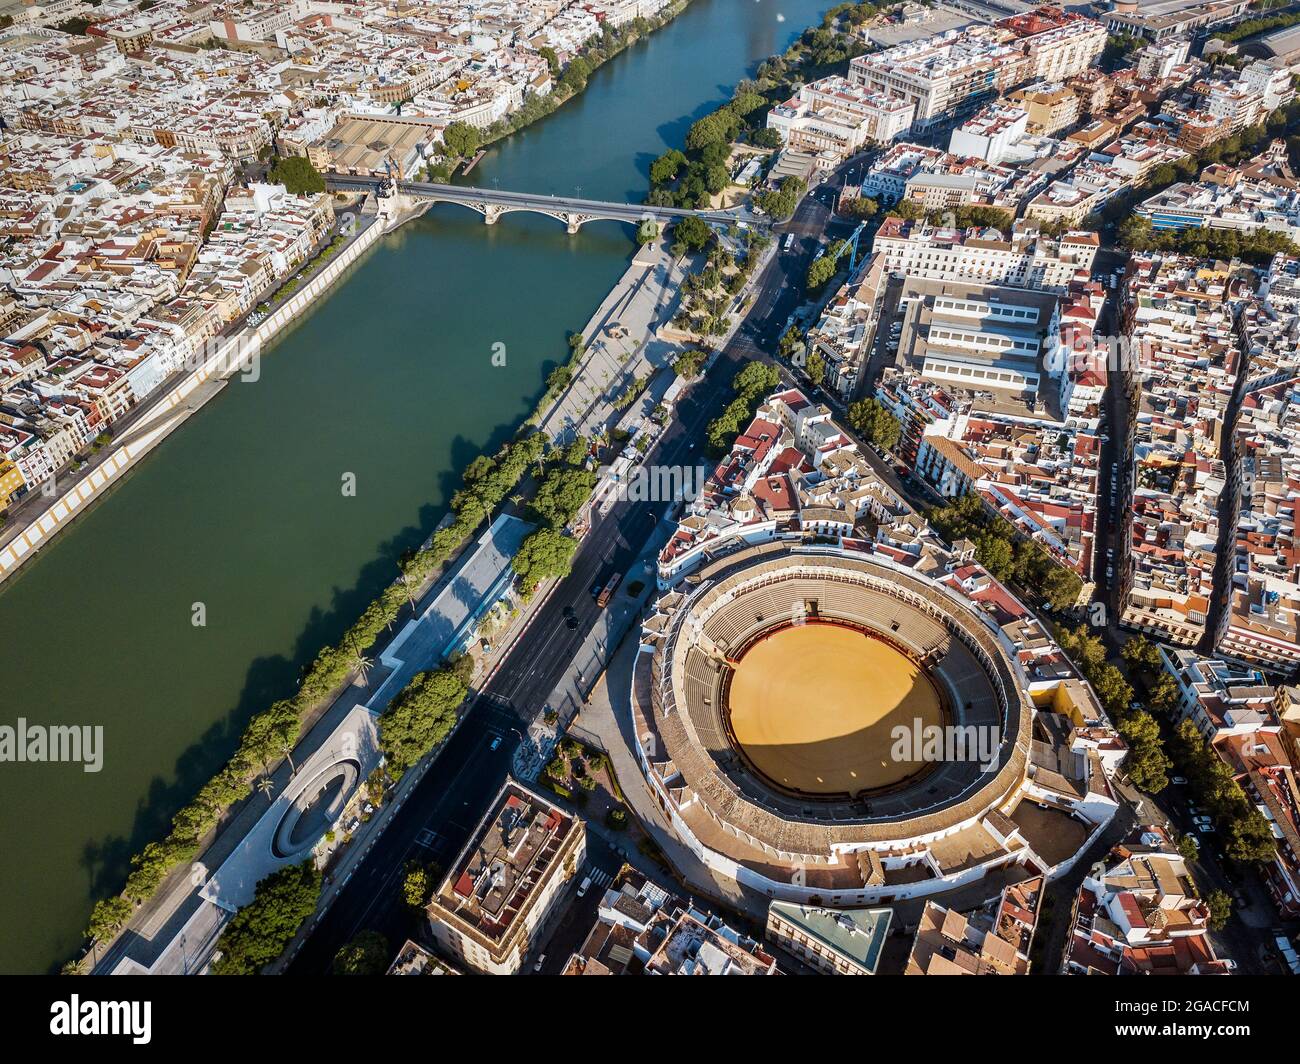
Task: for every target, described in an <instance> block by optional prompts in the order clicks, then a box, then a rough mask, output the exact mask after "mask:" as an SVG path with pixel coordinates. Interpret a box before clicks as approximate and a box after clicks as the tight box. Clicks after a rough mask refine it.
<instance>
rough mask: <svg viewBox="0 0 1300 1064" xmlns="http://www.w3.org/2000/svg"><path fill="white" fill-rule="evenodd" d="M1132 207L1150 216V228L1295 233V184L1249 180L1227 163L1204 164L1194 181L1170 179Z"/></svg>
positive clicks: (1299, 201) (1298, 197) (1299, 224)
mask: <svg viewBox="0 0 1300 1064" xmlns="http://www.w3.org/2000/svg"><path fill="white" fill-rule="evenodd" d="M1133 213H1134V214H1137V215H1138V216H1139V217H1142V218H1147V219H1149V220H1150V222H1151V226H1152V228H1154V229H1169V230H1173V231H1175V232H1181V231H1182V230H1184V229H1227V230H1232V231H1233V232H1236V233H1241V234H1243V235H1249V234H1252V233H1257V232H1259V231H1261V230H1265V231H1269V232H1276V233H1280V234H1282V235H1283V236H1285V237H1287V238H1288V239H1290V240H1293V241H1294V240H1296V239H1297V238H1300V189H1297V188H1296V187H1295V186H1294V184H1291V185H1287V184H1281V183H1274V182H1272V181H1253V180H1250V179H1249V178H1248V177H1246V176H1245V175H1244V174H1243V173H1242V172H1241V171H1240V170H1235V169H1233V168H1232V167H1228V166H1212V167H1207V168H1206V170H1205V172H1204V173H1203V174H1202V175H1201V180H1199V181H1194V182H1186V181H1180V182H1178V183H1177V184H1173V185H1170V186H1169V187H1168V188H1167V189H1165V190H1164V191H1162V192H1157V193H1156V194H1155V195H1154V196H1151V197H1150V198H1149V199H1146V200H1144V201H1143V202H1142V203H1141V204H1139V205H1138V206H1137V207H1136V208H1135V209H1134V212H1133Z"/></svg>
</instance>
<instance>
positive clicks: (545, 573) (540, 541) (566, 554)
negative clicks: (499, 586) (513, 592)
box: [510, 528, 578, 587]
mask: <svg viewBox="0 0 1300 1064" xmlns="http://www.w3.org/2000/svg"><path fill="white" fill-rule="evenodd" d="M577 546H578V544H577V542H576V541H575V540H573V539H570V538H569V537H568V536H566V535H563V534H562V533H560V532H557V531H556V530H555V529H553V528H542V529H538V530H537V531H536V532H534V533H533V534H532V535H530V536H529V537H528V538H527V539H525V540H524V541H523V543H522V544H521V545H520V547H519V552H518V553H517V554H516V555H515V556H514V557H513V558H512V559H511V560H510V566H511V568H512V569H514V571H515V572H516V573H518V574H519V578H520V580H521V581H522V582H523V583H524V585H525V586H527V587H532V586H533V585H535V584H538V583H540V582H541V581H543V580H546V579H549V578H551V577H556V578H558V577H564V576H568V575H569V570H570V568H571V567H572V565H573V552H574V550H576V549H577Z"/></svg>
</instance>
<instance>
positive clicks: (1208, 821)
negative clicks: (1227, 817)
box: [1192, 816, 1214, 827]
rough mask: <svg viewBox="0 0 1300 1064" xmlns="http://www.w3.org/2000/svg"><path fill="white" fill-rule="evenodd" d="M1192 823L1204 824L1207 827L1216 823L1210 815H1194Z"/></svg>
mask: <svg viewBox="0 0 1300 1064" xmlns="http://www.w3.org/2000/svg"><path fill="white" fill-rule="evenodd" d="M1192 823H1193V824H1204V825H1205V826H1206V827H1209V826H1210V825H1211V824H1213V823H1214V821H1212V820H1211V819H1210V818H1209V817H1208V816H1194V817H1192Z"/></svg>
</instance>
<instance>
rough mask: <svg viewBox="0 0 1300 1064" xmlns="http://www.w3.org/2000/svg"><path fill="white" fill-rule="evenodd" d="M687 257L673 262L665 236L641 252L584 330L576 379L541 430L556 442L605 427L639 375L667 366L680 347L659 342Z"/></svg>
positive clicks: (688, 262)
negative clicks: (659, 332)
mask: <svg viewBox="0 0 1300 1064" xmlns="http://www.w3.org/2000/svg"><path fill="white" fill-rule="evenodd" d="M692 261H693V260H691V259H689V258H683V259H676V260H675V259H674V258H673V256H672V253H671V252H670V251H669V250H668V244H667V242H666V241H665V240H664V239H663V238H661V239H659V240H657V241H655V242H654V243H652V244H646V245H645V246H644V247H642V248H640V249H639V250H638V251H637V253H636V255H635V256H634V257H633V259H632V263H631V265H630V266H629V267H628V268H627V270H626V272H624V274H623V276H622V277H621V278H619V280H618V282H617V283H616V284H615V285H614V287H613V288H612V289H611V290H610V293H609V294H608V295H607V296H606V297H605V299H604V301H603V302H602V303H601V304H600V306H599V307H598V308H597V309H596V312H595V314H593V315H592V316H591V319H590V320H589V321H588V322H587V324H586V325H585V326H584V327H583V329H582V337H583V343H584V351H583V356H582V359H581V360H580V361H579V363H578V364H577V365H576V366H574V367H573V379H572V381H571V382H570V383H569V385H568V387H567V388H565V390H564V392H563V393H562V394H561V395H560V397H559V398H558V399H557V400H556V401H555V402H554V403H553V404H552V405H551V407H550V409H548V410H547V411H546V413H545V415H544V416H543V417H542V418H541V421H540V423H539V425H538V428H539V429H540V430H541V431H542V432H544V433H546V434H547V435H548V436H549V437H551V438H552V439H555V440H565V441H567V440H570V439H573V438H574V437H575V436H583V435H591V434H592V433H593V432H596V431H599V430H600V429H603V428H604V427H605V425H606V423H607V422H608V421H609V420H610V418H611V416H612V415H614V414H616V413H618V408H617V406H616V404H617V402H618V400H619V399H620V398H621V397H622V396H623V395H624V394H625V393H626V392H627V390H628V388H630V387H631V386H632V385H633V384H634V383H635V381H636V379H637V377H638V376H640V377H646V376H649V375H651V374H653V373H654V372H655V371H657V370H659V369H661V368H662V367H664V366H666V365H667V364H668V362H669V359H670V358H671V357H672V355H673V354H675V352H676V350H677V346H678V345H676V344H673V343H669V342H668V341H665V340H659V339H658V338H657V335H656V334H657V333H658V330H659V327H660V326H661V325H662V324H663V323H664V322H666V321H668V320H670V319H671V318H672V315H673V313H674V312H675V309H676V306H677V302H678V300H679V298H680V286H681V281H682V278H683V276H685V274H686V272H687V271H688V270H689V268H690V266H691V265H692Z"/></svg>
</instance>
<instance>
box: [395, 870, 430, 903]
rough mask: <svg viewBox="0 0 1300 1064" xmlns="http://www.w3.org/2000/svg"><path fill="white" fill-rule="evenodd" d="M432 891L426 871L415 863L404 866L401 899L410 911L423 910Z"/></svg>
mask: <svg viewBox="0 0 1300 1064" xmlns="http://www.w3.org/2000/svg"><path fill="white" fill-rule="evenodd" d="M432 889H433V888H432V885H431V884H430V882H429V872H428V869H426V868H425V867H424V866H423V865H421V864H419V863H417V862H415V861H412V862H411V863H410V864H408V865H407V866H406V876H405V878H404V879H403V880H402V897H403V899H404V900H405V901H406V904H407V905H409V906H410V907H411V908H412V909H423V908H424V906H425V904H426V903H427V902H428V900H429V892H430V891H431V890H432Z"/></svg>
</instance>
